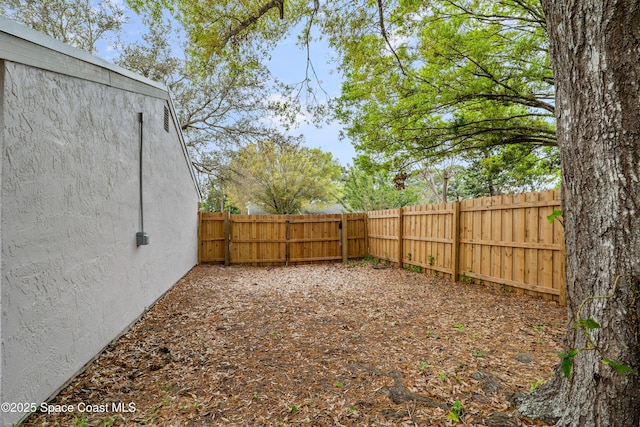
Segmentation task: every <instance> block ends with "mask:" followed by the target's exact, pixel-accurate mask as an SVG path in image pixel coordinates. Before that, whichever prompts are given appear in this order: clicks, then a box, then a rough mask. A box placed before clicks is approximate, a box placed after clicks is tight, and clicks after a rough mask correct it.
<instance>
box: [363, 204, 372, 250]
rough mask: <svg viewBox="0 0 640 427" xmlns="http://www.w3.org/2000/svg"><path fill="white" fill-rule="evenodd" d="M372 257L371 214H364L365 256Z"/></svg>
mask: <svg viewBox="0 0 640 427" xmlns="http://www.w3.org/2000/svg"><path fill="white" fill-rule="evenodd" d="M368 255H371V251H370V250H369V212H367V213H365V214H364V256H365V257H366V256H368Z"/></svg>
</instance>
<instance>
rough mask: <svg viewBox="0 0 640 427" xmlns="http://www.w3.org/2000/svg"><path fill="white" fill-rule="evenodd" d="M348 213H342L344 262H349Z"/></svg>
mask: <svg viewBox="0 0 640 427" xmlns="http://www.w3.org/2000/svg"><path fill="white" fill-rule="evenodd" d="M347 221H348V218H347V214H342V223H341V229H342V242H341V245H342V262H347V261H348V260H349V236H347Z"/></svg>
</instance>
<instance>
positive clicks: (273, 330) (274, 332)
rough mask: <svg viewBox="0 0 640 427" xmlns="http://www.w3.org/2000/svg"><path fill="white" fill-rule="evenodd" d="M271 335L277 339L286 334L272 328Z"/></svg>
mask: <svg viewBox="0 0 640 427" xmlns="http://www.w3.org/2000/svg"><path fill="white" fill-rule="evenodd" d="M269 336H271V338H275V339H282V338H284V334H283V333H282V332H280V331H279V330H277V329H272V330H271V332H269Z"/></svg>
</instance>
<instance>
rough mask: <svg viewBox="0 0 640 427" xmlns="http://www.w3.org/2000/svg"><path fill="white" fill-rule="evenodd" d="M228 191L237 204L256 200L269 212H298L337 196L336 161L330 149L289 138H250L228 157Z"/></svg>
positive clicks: (339, 169)
mask: <svg viewBox="0 0 640 427" xmlns="http://www.w3.org/2000/svg"><path fill="white" fill-rule="evenodd" d="M230 168H231V170H233V172H234V177H233V178H232V180H231V181H230V184H229V187H228V193H229V195H230V196H231V199H232V200H233V202H234V205H235V206H237V207H241V208H244V207H246V206H247V205H248V204H249V203H253V204H256V205H257V206H259V207H260V208H261V209H263V210H264V211H265V212H268V213H273V214H299V213H302V212H303V210H304V208H305V206H307V205H308V204H310V203H331V202H335V201H336V200H337V190H338V185H337V184H338V181H339V179H340V171H341V168H340V165H339V164H338V162H337V161H336V160H335V159H334V158H333V156H332V155H331V153H326V152H323V151H321V150H319V149H317V148H308V147H304V146H302V145H300V142H299V141H296V140H292V139H284V138H279V139H271V140H267V141H262V142H254V143H251V144H248V145H247V146H245V147H243V148H241V149H240V150H239V151H238V152H237V153H236V154H235V155H234V157H233V158H232V160H231V162H230Z"/></svg>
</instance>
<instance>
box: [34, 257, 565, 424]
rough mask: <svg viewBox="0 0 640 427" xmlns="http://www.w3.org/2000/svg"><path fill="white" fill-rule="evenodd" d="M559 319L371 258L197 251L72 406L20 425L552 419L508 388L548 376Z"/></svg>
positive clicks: (68, 393)
mask: <svg viewBox="0 0 640 427" xmlns="http://www.w3.org/2000/svg"><path fill="white" fill-rule="evenodd" d="M565 320H566V309H565V308H563V307H558V306H557V305H556V304H555V303H553V302H550V301H548V300H544V299H541V298H538V297H533V296H528V295H522V294H515V293H511V292H508V291H505V290H500V289H494V288H491V287H488V286H483V285H479V284H473V283H452V282H450V281H447V280H443V279H441V278H437V277H433V276H430V275H427V274H421V273H416V272H412V271H407V270H402V269H396V268H388V269H374V268H372V265H371V264H367V263H351V264H323V265H302V266H289V267H247V266H231V267H224V266H217V265H200V266H197V267H195V268H194V269H193V270H192V271H191V272H190V273H189V274H187V275H186V276H185V277H184V278H183V280H181V281H180V282H179V283H178V284H177V285H176V286H175V287H174V288H173V289H172V290H171V291H169V292H168V293H167V294H166V295H165V296H164V297H163V298H162V299H161V300H160V301H159V302H158V303H157V304H156V305H155V306H154V307H153V308H151V309H150V310H149V311H148V312H147V313H146V314H145V316H144V317H143V318H142V319H141V321H140V322H138V323H137V324H136V325H135V326H134V327H133V328H132V329H131V330H130V331H128V332H127V333H126V334H125V335H123V336H122V337H121V338H120V339H119V340H118V341H117V342H115V343H113V344H112V345H110V346H109V347H108V348H107V349H106V350H105V351H104V353H103V354H102V355H101V356H100V357H99V358H98V359H97V360H96V361H95V362H94V363H92V364H91V365H90V366H89V367H88V369H87V370H86V371H85V372H84V373H82V374H81V375H79V376H78V377H77V378H76V379H75V380H74V381H73V382H72V383H71V384H70V385H69V386H68V387H67V388H65V389H64V390H63V391H62V392H60V393H59V394H58V396H57V397H56V398H55V399H54V400H53V401H52V402H50V403H51V404H52V405H73V406H72V407H73V408H75V410H74V412H71V413H68V412H65V413H52V414H34V415H33V416H32V417H31V418H30V419H28V421H27V423H26V424H25V425H28V426H33V425H37V426H56V425H60V426H68V425H76V426H86V425H90V426H99V425H102V426H110V425H114V426H129V425H153V426H451V425H466V426H472V425H474V426H482V425H486V426H520V425H542V424H539V423H535V422H533V421H530V420H524V419H520V418H518V417H514V416H511V415H510V414H512V413H513V412H514V411H515V408H514V407H512V406H511V404H510V403H509V400H508V399H509V396H510V395H511V394H513V393H515V392H527V391H529V390H530V389H531V388H534V387H536V386H537V385H539V384H540V383H541V382H542V381H544V380H547V379H549V378H550V377H551V376H552V370H553V368H554V367H555V365H556V364H557V363H558V361H559V359H558V357H557V354H558V353H559V352H561V350H562V348H561V342H562V338H563V336H564V328H565ZM80 403H82V406H83V407H85V409H86V408H89V409H92V410H93V412H84V413H80V412H79V411H78V407H79V404H80ZM130 404H132V405H130ZM133 409H134V410H135V411H131V410H133ZM496 413H497V415H496ZM505 414H506V415H505ZM456 416H457V417H458V421H456V420H455V418H456Z"/></svg>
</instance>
